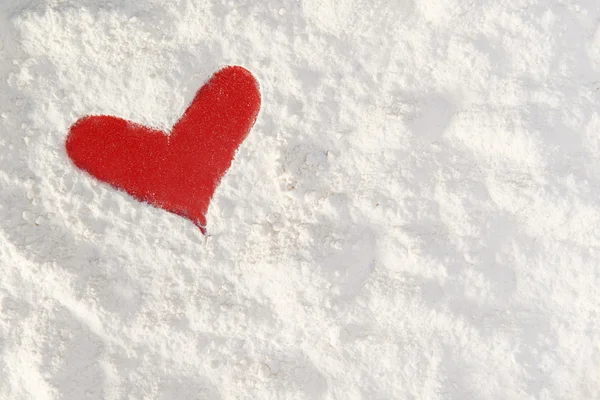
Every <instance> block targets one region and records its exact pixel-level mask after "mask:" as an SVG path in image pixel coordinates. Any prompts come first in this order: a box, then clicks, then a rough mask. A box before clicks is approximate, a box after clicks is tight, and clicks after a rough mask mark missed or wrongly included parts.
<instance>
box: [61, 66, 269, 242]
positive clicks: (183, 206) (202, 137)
mask: <svg viewBox="0 0 600 400" xmlns="http://www.w3.org/2000/svg"><path fill="white" fill-rule="evenodd" d="M260 100H261V99H260V92H259V88H258V83H257V81H256V79H254V77H253V76H252V74H251V73H250V72H249V71H248V70H246V69H244V68H242V67H238V66H233V67H226V68H224V69H222V70H220V71H218V72H217V73H215V74H214V75H213V77H212V78H211V79H210V80H209V81H208V82H207V83H206V84H205V85H204V86H202V88H200V90H199V91H198V93H197V94H196V97H195V98H194V100H193V101H192V104H190V106H189V107H188V109H187V110H186V111H185V113H184V114H183V116H182V117H181V119H180V120H179V121H178V122H177V123H176V124H175V126H174V127H173V130H172V132H171V134H170V135H167V134H166V133H165V132H162V131H159V130H156V129H152V128H149V127H145V126H142V125H138V124H136V123H133V122H129V121H126V120H124V119H121V118H117V117H112V116H106V115H100V116H87V117H84V118H82V119H80V120H78V121H77V122H75V123H74V124H73V125H72V126H71V129H70V130H69V135H68V138H67V143H66V147H67V154H68V155H69V157H71V159H72V160H73V162H74V163H75V165H76V166H77V167H79V168H81V169H83V170H84V171H87V172H88V173H90V174H91V175H93V176H95V177H96V178H98V179H99V180H101V181H104V182H107V183H108V184H110V185H112V186H113V187H115V188H117V189H122V190H125V191H126V192H127V193H129V194H130V195H132V196H133V197H135V198H136V199H138V200H140V201H146V202H148V203H150V204H152V205H154V206H157V207H161V208H163V209H165V210H167V211H170V212H172V213H175V214H178V215H181V216H183V217H185V218H188V219H190V220H191V221H193V222H194V223H195V224H196V225H197V226H198V227H199V228H200V229H201V230H202V232H203V233H205V227H206V212H207V211H208V206H209V204H210V200H211V198H212V196H213V193H214V191H215V189H216V188H217V185H218V184H219V181H220V180H221V178H222V177H223V175H224V174H225V172H227V169H229V166H230V165H231V161H232V160H233V157H234V155H235V151H236V150H237V148H238V147H239V145H240V144H241V143H242V142H243V141H244V139H245V138H246V136H247V135H248V132H250V129H251V128H252V125H254V122H255V121H256V117H257V115H258V111H259V109H260Z"/></svg>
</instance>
